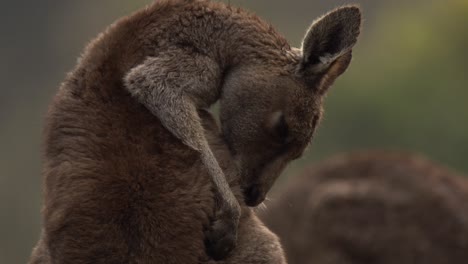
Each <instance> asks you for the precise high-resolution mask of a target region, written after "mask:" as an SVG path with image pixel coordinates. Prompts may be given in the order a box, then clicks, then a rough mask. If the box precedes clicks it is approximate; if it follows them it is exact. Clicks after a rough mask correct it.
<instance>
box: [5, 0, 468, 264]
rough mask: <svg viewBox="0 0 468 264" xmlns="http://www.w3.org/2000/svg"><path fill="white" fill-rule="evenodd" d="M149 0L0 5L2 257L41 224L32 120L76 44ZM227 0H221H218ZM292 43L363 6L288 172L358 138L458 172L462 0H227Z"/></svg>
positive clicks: (467, 30)
mask: <svg viewBox="0 0 468 264" xmlns="http://www.w3.org/2000/svg"><path fill="white" fill-rule="evenodd" d="M150 2H151V1H148V0H132V1H130V0H100V1H91V0H80V1H52V0H42V1H4V0H2V8H1V10H0V12H1V13H0V14H1V15H0V22H1V23H0V29H1V31H0V32H1V33H2V34H1V39H2V41H1V42H0V46H1V48H0V54H1V59H2V60H1V63H0V74H1V80H2V86H1V87H0V89H1V95H0V263H1V264H3V263H5V264H6V263H25V262H26V261H27V259H28V257H29V254H30V251H31V248H32V247H33V245H34V243H35V242H36V240H37V238H38V235H39V229H40V206H41V175H40V173H41V166H40V162H41V161H40V156H41V153H40V142H41V127H42V121H43V116H44V113H45V112H46V109H47V105H48V102H49V101H50V99H51V97H52V96H53V94H54V92H55V90H56V89H57V87H58V86H59V84H60V82H61V80H62V79H63V78H64V76H65V74H66V72H67V71H69V70H71V69H72V67H73V66H74V64H75V61H76V58H77V56H78V55H79V54H80V52H81V50H82V49H83V47H84V45H85V44H86V43H87V42H88V41H89V40H91V39H92V38H93V37H94V36H96V34H98V33H99V32H100V31H102V30H103V29H104V28H105V27H106V26H107V25H108V24H110V23H111V22H112V21H114V20H115V19H117V18H119V17H121V16H123V15H125V14H128V13H129V12H131V11H133V10H136V9H138V8H140V7H142V6H144V5H146V4H148V3H150ZM225 2H227V1H225ZM230 2H231V4H234V5H237V6H243V7H246V8H248V9H251V10H253V11H255V12H256V13H258V14H259V15H260V16H261V17H263V18H265V19H266V20H268V21H270V22H271V23H272V24H273V25H275V26H276V27H277V28H278V30H279V31H280V32H282V33H283V34H285V35H286V36H287V37H288V39H289V40H290V41H291V43H292V44H293V45H295V46H299V45H300V41H301V38H302V36H303V34H304V32H305V30H306V28H307V27H308V26H309V24H310V23H311V22H312V21H313V19H314V18H315V17H317V16H319V15H320V14H323V13H324V12H326V11H328V10H330V9H332V8H334V7H336V6H339V5H342V4H346V3H358V4H360V5H361V6H362V7H363V9H364V14H365V22H364V30H363V34H362V38H361V40H360V43H359V44H358V47H357V49H356V50H355V52H354V60H353V63H352V65H351V67H350V69H349V70H348V71H347V73H346V74H345V75H344V76H343V77H342V78H340V79H339V80H338V81H337V82H336V84H335V86H334V87H333V89H332V91H331V92H330V94H329V96H328V100H327V101H326V114H325V119H324V122H323V123H322V125H321V128H320V129H319V131H318V134H317V136H316V138H315V140H314V143H313V144H312V147H311V148H310V149H309V151H308V153H307V155H306V157H304V158H303V159H301V160H299V161H297V162H295V163H294V164H293V165H292V166H291V167H290V169H289V170H288V172H287V173H286V174H285V175H286V176H284V177H283V178H282V179H281V180H280V181H279V184H281V182H284V179H286V178H287V175H291V174H293V173H294V172H295V171H297V170H299V169H300V168H302V167H304V166H305V165H306V164H307V163H310V162H312V161H314V160H319V159H321V158H324V157H326V156H329V155H332V154H334V153H337V152H342V151H346V150H351V149H356V148H391V149H405V150H412V151H416V152H420V153H424V154H426V155H427V156H429V157H431V158H433V159H435V160H438V161H440V162H442V163H445V164H447V165H449V166H451V167H453V168H455V169H457V170H460V171H463V172H468V162H467V157H468V77H467V76H468V0H413V1H404V0H393V1H383V0H362V1H360V0H355V1H347V0H341V1H338V0H326V1H325V0H307V1H306V0H289V1H272V0H254V1H252V0H251V1H247V0H231V1H230Z"/></svg>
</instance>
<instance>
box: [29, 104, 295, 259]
mask: <svg viewBox="0 0 468 264" xmlns="http://www.w3.org/2000/svg"><path fill="white" fill-rule="evenodd" d="M72 117H73V116H69V117H66V118H72ZM148 118H153V117H152V116H151V115H149V116H148ZM202 120H203V123H204V126H205V128H206V129H207V131H206V136H207V139H208V140H209V142H210V146H211V147H212V149H213V151H214V152H215V153H216V156H217V157H218V161H219V162H220V164H221V166H222V167H223V169H224V170H225V171H229V170H230V169H233V167H232V165H233V164H232V163H231V162H230V161H231V159H232V157H231V156H230V153H229V151H228V150H227V147H226V146H225V143H224V142H223V140H222V139H221V137H220V134H219V131H218V128H217V126H216V122H215V121H214V120H213V119H212V118H211V117H210V116H209V114H207V113H203V115H202ZM145 124H151V125H145ZM135 125H138V127H139V128H140V129H141V130H140V131H145V130H147V129H150V127H151V129H156V130H153V131H147V132H154V134H148V136H147V138H146V140H148V139H149V138H150V137H152V138H153V139H152V142H154V145H150V146H148V147H143V146H141V145H139V144H137V143H138V142H135V141H133V140H136V139H132V138H128V140H130V142H133V143H136V144H134V145H133V146H134V147H130V146H129V147H128V148H126V149H120V147H121V146H119V145H117V146H110V145H108V144H105V145H103V146H104V147H109V148H114V147H115V149H111V150H110V151H109V152H108V153H109V155H110V157H109V158H112V159H115V163H114V164H112V166H110V167H106V168H102V167H101V166H99V165H98V164H99V163H100V162H102V160H101V161H99V160H98V159H97V158H96V164H95V165H94V166H92V165H93V164H91V163H89V162H86V165H84V164H82V163H79V162H74V161H67V162H66V164H64V165H63V167H61V168H59V170H58V171H55V170H54V171H50V172H49V173H48V174H47V175H48V178H47V179H46V181H47V182H49V183H51V182H52V184H50V185H47V187H48V188H47V193H46V203H45V204H46V207H45V208H44V217H45V225H44V230H43V232H42V234H41V240H40V241H39V243H38V245H37V246H36V248H35V249H34V251H33V254H32V257H31V260H30V263H31V264H49V263H177V264H178V263H214V262H213V261H210V260H209V257H208V256H207V255H206V254H205V245H204V234H203V230H205V229H206V228H208V227H209V224H210V217H211V216H212V215H213V193H212V191H211V190H210V180H209V177H207V175H206V169H205V168H204V167H203V166H202V164H201V162H200V160H199V158H198V157H197V155H196V153H195V151H193V150H190V149H189V148H188V147H186V146H184V145H181V143H180V142H178V141H177V140H175V139H174V137H173V136H172V135H171V134H170V133H167V132H166V131H165V130H164V129H162V128H161V127H160V124H158V122H157V121H155V120H153V122H148V123H147V122H143V120H137V123H136V124H135ZM158 126H159V129H158ZM157 131H160V132H157ZM90 135H93V136H97V135H95V134H93V133H91V134H90ZM102 141H107V140H105V139H103V140H102ZM98 142H100V141H99V140H98V139H97V141H96V143H98ZM101 143H102V142H101ZM114 143H117V142H114ZM119 149H120V150H119ZM76 151H77V153H78V152H79V151H81V150H80V149H76ZM106 153H107V152H106ZM143 153H153V155H151V158H150V157H148V158H149V160H141V161H139V162H138V163H134V162H133V161H132V160H128V159H129V158H130V156H132V155H137V157H142V156H141V155H142V154H143ZM122 155H123V157H122ZM127 155H128V156H127ZM143 156H146V155H143ZM122 158H125V160H122ZM65 159H66V158H65ZM85 166H86V167H85ZM77 167H78V168H82V169H83V170H80V171H79V173H80V174H78V173H77V172H75V171H77V170H76V168H77ZM136 167H138V168H136ZM140 168H142V169H140ZM101 170H102V171H101ZM152 171H155V172H154V173H155V174H154V175H153V174H148V173H151V172H152ZM84 172H86V173H85V174H81V173H84ZM106 175H110V176H111V177H106ZM227 175H233V174H227ZM57 176H60V178H55V177H57ZM156 176H157V177H156ZM51 177H54V179H51ZM230 182H231V184H232V189H233V191H234V193H235V194H236V195H237V197H238V198H239V199H241V197H242V196H241V194H240V193H241V192H240V188H239V184H238V183H237V179H235V178H232V179H230ZM240 222H241V224H240V227H239V238H238V240H239V246H238V247H237V248H236V249H234V251H233V252H232V254H231V255H230V256H229V257H228V258H227V259H226V260H225V261H222V262H219V263H226V264H227V263H252V264H255V263H278V264H281V263H286V262H285V260H284V257H283V251H282V248H281V245H280V244H279V241H278V239H277V237H276V236H275V235H274V234H273V233H271V232H270V231H269V230H268V229H267V228H265V227H264V226H263V224H262V223H261V222H260V221H259V220H258V219H257V217H256V216H255V214H254V213H253V212H252V210H251V209H250V208H248V207H246V206H243V214H242V218H241V221H240ZM217 263H218V262H217Z"/></svg>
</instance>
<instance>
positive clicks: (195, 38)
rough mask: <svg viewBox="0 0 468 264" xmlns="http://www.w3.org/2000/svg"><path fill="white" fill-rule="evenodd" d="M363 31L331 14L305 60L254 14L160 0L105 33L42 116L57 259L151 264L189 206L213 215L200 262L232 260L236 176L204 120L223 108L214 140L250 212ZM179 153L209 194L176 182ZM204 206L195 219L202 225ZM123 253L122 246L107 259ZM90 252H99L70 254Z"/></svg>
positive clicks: (301, 140)
mask: <svg viewBox="0 0 468 264" xmlns="http://www.w3.org/2000/svg"><path fill="white" fill-rule="evenodd" d="M360 24H361V13H360V10H359V8H357V7H354V6H346V7H342V8H338V9H336V10H334V11H332V12H330V13H328V14H326V15H325V16H323V17H322V18H320V19H318V20H316V21H315V22H314V23H313V24H312V26H311V27H310V29H309V30H308V31H307V33H306V35H305V38H304V41H303V45H302V48H301V49H295V48H291V47H290V46H289V45H288V43H287V41H286V40H285V39H284V38H283V37H282V36H280V35H279V34H278V33H277V32H276V31H275V30H274V29H273V28H272V27H271V26H270V25H268V24H267V23H265V22H263V21H262V20H261V19H259V18H258V17H257V16H255V15H253V14H250V13H248V12H246V11H243V10H241V9H237V8H232V7H230V6H226V5H224V4H221V3H214V2H209V1H197V0H174V1H156V2H155V3H154V4H152V5H151V6H149V7H147V8H145V9H143V10H140V11H138V12H136V13H134V14H133V15H130V16H128V17H126V18H123V19H121V20H119V21H117V22H116V23H115V24H113V25H112V26H111V27H110V28H108V29H107V30H106V31H105V32H104V33H103V34H101V35H100V36H99V37H98V38H97V39H96V40H94V41H93V42H91V44H90V45H89V46H88V47H87V48H86V50H85V52H84V54H83V56H82V57H81V59H80V60H79V62H78V65H77V66H76V68H75V69H74V70H73V71H72V72H71V73H70V74H69V76H68V77H67V79H66V80H65V82H64V83H63V85H62V86H61V88H60V89H59V92H58V94H57V96H56V97H55V99H54V101H53V103H52V105H51V109H50V111H49V113H48V118H47V121H46V132H45V168H44V171H45V172H44V174H45V209H44V225H45V228H44V233H45V236H46V237H48V240H47V241H48V242H47V244H48V247H49V248H51V249H53V251H51V252H50V253H51V258H52V259H53V260H54V261H55V260H57V261H58V262H67V263H68V262H70V261H71V260H75V259H83V261H84V260H85V259H86V257H91V256H95V253H92V252H94V251H97V252H100V254H101V255H105V256H106V257H107V255H106V254H110V252H123V250H124V249H125V250H126V251H125V252H127V253H125V254H126V255H132V256H133V255H135V254H136V255H138V254H140V255H141V256H145V254H148V255H152V254H155V255H158V256H159V255H161V254H162V253H163V252H162V251H161V252H159V251H158V250H162V249H160V248H159V245H160V244H161V243H168V244H169V245H170V244H171V243H172V242H174V243H175V241H173V240H174V238H175V237H177V238H178V240H182V239H183V236H180V234H178V233H174V232H168V231H167V230H168V229H169V228H168V227H169V226H173V225H175V224H177V226H179V225H184V224H189V223H190V221H193V219H198V218H200V217H201V216H200V215H197V214H195V215H190V217H188V216H186V218H182V219H179V218H178V215H177V214H175V212H177V211H178V210H179V209H172V208H174V207H178V208H180V209H182V208H185V207H184V206H185V205H184V204H185V203H187V204H191V205H193V203H192V202H187V200H188V199H189V198H190V199H194V200H195V201H198V202H200V203H203V204H213V206H214V208H215V210H214V215H212V217H211V218H210V219H212V223H211V225H210V226H209V228H207V229H206V230H205V236H206V241H207V243H206V245H207V251H208V253H209V254H210V256H212V257H213V259H216V260H219V259H222V258H224V257H226V256H227V254H228V253H229V252H230V251H231V250H232V249H233V248H234V247H235V246H236V241H237V229H238V223H239V219H240V218H241V206H240V204H239V201H238V199H236V197H235V195H234V194H233V192H232V190H231V188H230V186H229V183H228V181H227V178H234V177H233V176H227V175H224V172H223V171H222V169H221V167H220V165H219V164H218V162H217V160H216V158H215V157H214V155H213V152H212V149H211V148H210V146H209V144H208V141H207V139H206V138H205V136H204V133H203V128H202V124H201V121H200V116H199V114H198V112H199V110H201V109H205V108H208V107H209V106H210V105H212V104H213V103H215V102H216V101H220V106H221V111H220V121H221V126H222V134H223V138H224V140H225V141H226V143H227V145H228V147H229V150H230V151H231V153H232V155H233V157H232V160H233V163H234V164H235V167H236V170H232V171H230V173H234V174H238V178H239V182H240V186H241V190H242V192H243V200H244V201H243V202H245V204H247V205H248V206H256V205H258V204H259V203H261V202H262V201H263V200H264V198H265V195H266V193H267V192H268V190H269V189H270V188H271V185H272V184H273V182H274V180H275V179H276V178H277V176H278V175H279V173H280V172H281V171H282V170H283V168H284V167H285V166H286V165H287V164H288V163H289V162H290V161H291V160H293V159H295V158H297V157H299V156H300V155H301V154H302V152H303V151H304V149H305V148H306V146H307V145H308V143H309V142H310V140H311V138H312V135H313V132H314V130H315V127H316V126H317V124H318V121H319V119H320V117H321V114H322V99H323V96H324V94H325V92H326V91H327V90H328V88H329V87H330V86H331V84H332V83H333V81H334V80H335V79H336V78H337V77H338V76H339V75H341V74H342V73H343V72H344V71H345V70H346V68H347V67H348V65H349V63H350V61H351V53H352V47H353V46H354V45H355V43H356V41H357V37H358V35H359V31H360ZM167 134H170V135H171V136H172V137H168V136H167ZM168 141H169V142H170V143H168ZM172 141H176V142H180V143H181V144H182V145H176V144H175V143H172ZM168 144H172V145H170V146H171V147H170V148H169V147H168V146H167V145H168ZM183 146H185V147H183ZM187 148H189V149H191V150H193V151H195V152H196V153H197V155H198V157H199V159H200V160H201V163H202V164H203V166H204V167H205V168H206V172H207V175H209V178H210V179H211V183H210V184H206V185H198V184H196V183H194V182H193V181H194V180H200V179H199V178H202V177H203V176H202V174H200V173H197V174H193V175H192V177H193V178H194V179H193V180H187V179H185V178H184V177H183V176H182V175H181V174H184V175H185V171H184V170H182V168H185V170H188V168H189V167H188V165H190V164H193V162H191V161H190V159H188V158H186V157H185V156H184V155H185V154H184V153H187V151H188V150H187ZM182 179H184V180H182ZM150 182H158V184H157V185H152V184H150ZM189 183H193V185H190V184H189ZM90 184H91V185H92V186H93V187H92V188H91V187H89V185H90ZM183 186H190V187H192V188H193V189H184V188H183ZM211 187H212V188H211ZM97 190H99V191H97ZM182 190H185V192H183V191H182ZM202 191H206V192H213V194H214V197H213V199H214V203H211V202H210V203H208V202H206V201H205V200H199V199H200V198H198V197H199V196H200V195H201V193H202ZM90 192H91V193H90ZM93 192H94V193H93ZM93 194H94V195H95V196H93ZM175 194H178V195H175ZM200 197H202V196H200ZM169 198H172V199H173V200H171V199H169ZM115 201H120V202H115ZM161 201H166V202H165V203H162V202H161ZM182 201H184V202H182ZM205 202H206V203H205ZM187 206H188V205H187ZM195 208H199V207H197V206H194V207H193V209H194V210H195ZM206 208H209V207H206ZM206 208H205V207H203V210H200V211H199V212H204V213H207V214H208V215H209V212H208V211H206ZM150 209H151V210H150ZM104 212H105V214H104V215H103V213H104ZM171 213H174V214H171ZM171 217H172V218H171ZM143 219H144V220H143ZM169 219H171V220H170V221H169ZM178 220H179V221H178ZM181 220H184V221H185V222H184V221H181ZM189 220H190V221H189ZM140 221H141V222H140ZM166 221H168V222H166ZM180 221H181V222H180ZM70 222H72V223H73V224H70ZM102 225H108V226H107V227H108V228H109V229H108V230H107V232H110V233H112V234H113V235H112V236H111V235H105V234H99V235H97V233H94V235H91V234H89V235H83V237H81V238H80V239H78V237H77V236H74V237H73V239H70V238H69V237H71V236H72V234H75V233H77V231H78V230H79V231H83V230H88V229H90V232H91V231H92V230H100V231H101V232H104V231H103V230H104V229H103V227H101V226H102ZM130 227H132V228H131V229H129V228H130ZM136 230H140V231H139V232H136ZM197 230H202V229H197ZM163 231H164V232H166V233H164V232H163ZM162 232H163V233H162ZM135 234H139V235H135ZM142 234H145V235H142ZM187 234H188V233H187ZM67 235H69V236H67ZM189 237H192V236H187V239H188V238H189ZM193 237H196V236H193ZM109 238H112V239H109ZM103 240H105V241H108V243H111V244H109V245H107V246H105V245H104V244H102V242H103ZM117 241H120V244H119V246H122V248H121V249H120V251H118V250H111V248H114V249H115V247H117V246H118V245H114V243H117ZM85 245H86V247H89V246H90V245H94V246H95V247H96V248H94V249H93V248H92V247H90V248H89V249H87V250H86V251H87V253H86V254H85V252H80V251H79V250H77V248H83V247H84V246H85ZM137 245H138V247H137ZM177 245H179V244H177ZM142 248H145V249H146V250H147V251H144V252H142V251H141V250H142ZM176 248H183V249H185V250H186V249H187V248H190V246H189V245H187V246H186V247H178V246H174V249H176ZM149 249H152V250H149ZM93 250H94V251H93ZM136 252H138V253H136ZM149 252H152V253H149ZM165 253H166V254H167V255H170V254H169V252H165ZM117 255H119V254H115V256H117ZM138 256H139V255H138ZM122 258H123V257H122V256H120V258H119V259H122ZM148 258H149V257H148ZM132 259H133V258H132ZM134 259H138V257H137V256H135V257H134ZM149 259H150V258H149ZM175 259H178V257H174V260H172V261H175ZM59 260H60V261H59ZM84 262H85V261H84ZM179 262H181V263H191V262H190V261H186V262H184V261H179ZM138 263H145V262H144V261H140V262H138ZM166 263H170V261H169V260H168V261H167V262H166Z"/></svg>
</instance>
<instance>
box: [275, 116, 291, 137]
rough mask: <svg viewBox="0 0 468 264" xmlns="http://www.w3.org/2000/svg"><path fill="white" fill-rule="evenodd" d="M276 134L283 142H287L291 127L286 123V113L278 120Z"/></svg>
mask: <svg viewBox="0 0 468 264" xmlns="http://www.w3.org/2000/svg"><path fill="white" fill-rule="evenodd" d="M275 134H276V136H277V137H278V140H279V141H280V142H282V143H284V142H286V139H287V138H288V136H289V127H288V124H287V123H286V119H285V118H284V115H281V118H280V119H279V120H278V122H277V124H276V126H275Z"/></svg>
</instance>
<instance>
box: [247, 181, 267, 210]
mask: <svg viewBox="0 0 468 264" xmlns="http://www.w3.org/2000/svg"><path fill="white" fill-rule="evenodd" d="M264 200H265V192H264V191H262V189H261V188H260V185H258V184H252V185H250V186H247V188H244V202H245V204H246V205H247V206H250V207H254V206H257V205H259V204H261V203H262V202H263V201H264Z"/></svg>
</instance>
